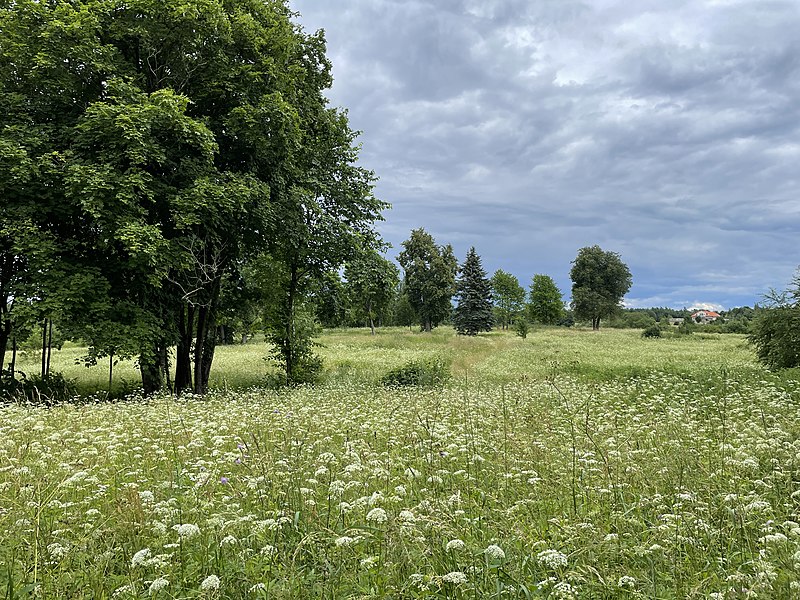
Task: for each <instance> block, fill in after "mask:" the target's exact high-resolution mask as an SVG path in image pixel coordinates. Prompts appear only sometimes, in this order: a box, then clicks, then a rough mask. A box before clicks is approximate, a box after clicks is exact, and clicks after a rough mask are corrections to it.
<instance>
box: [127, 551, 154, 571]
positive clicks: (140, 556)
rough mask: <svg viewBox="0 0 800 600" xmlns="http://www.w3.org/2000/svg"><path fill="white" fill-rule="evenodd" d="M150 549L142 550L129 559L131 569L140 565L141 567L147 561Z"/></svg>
mask: <svg viewBox="0 0 800 600" xmlns="http://www.w3.org/2000/svg"><path fill="white" fill-rule="evenodd" d="M151 554H152V553H151V552H150V548H142V549H141V550H139V551H138V552H137V553H136V554H134V555H133V558H132V559H131V567H133V568H136V567H138V566H140V565H143V564H144V563H145V562H147V559H148V558H150V556H151Z"/></svg>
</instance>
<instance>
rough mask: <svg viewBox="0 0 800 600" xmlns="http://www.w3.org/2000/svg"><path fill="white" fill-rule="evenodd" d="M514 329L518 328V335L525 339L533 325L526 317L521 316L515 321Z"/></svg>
mask: <svg viewBox="0 0 800 600" xmlns="http://www.w3.org/2000/svg"><path fill="white" fill-rule="evenodd" d="M514 329H515V330H516V332H517V335H518V336H519V337H521V338H522V339H523V340H524V339H526V338H527V337H528V332H529V331H530V330H531V326H530V324H529V323H528V319H526V318H525V317H519V318H518V319H517V322H516V323H514Z"/></svg>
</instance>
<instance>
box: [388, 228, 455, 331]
mask: <svg viewBox="0 0 800 600" xmlns="http://www.w3.org/2000/svg"><path fill="white" fill-rule="evenodd" d="M402 245H403V248H404V249H403V251H402V252H401V253H400V255H399V256H398V260H399V261H400V265H401V266H402V267H403V270H404V271H405V277H404V283H405V291H406V294H407V296H408V300H409V302H410V303H411V306H413V307H414V310H415V311H416V313H417V315H418V317H419V320H420V323H421V325H422V329H423V331H427V332H430V331H432V330H433V328H434V327H437V326H438V325H439V324H441V322H442V321H444V320H445V319H446V318H447V317H448V316H450V313H451V311H452V305H451V304H450V299H451V298H452V297H453V294H454V293H455V279H456V270H457V268H458V264H457V263H456V257H455V256H454V255H453V248H452V247H451V246H450V245H449V244H448V245H447V246H441V247H440V246H437V245H436V242H435V241H434V239H433V236H431V234H429V233H427V232H426V231H425V230H424V229H422V228H419V229H414V230H413V231H412V232H411V237H410V238H409V239H407V240H406V241H405V242H403V244H402Z"/></svg>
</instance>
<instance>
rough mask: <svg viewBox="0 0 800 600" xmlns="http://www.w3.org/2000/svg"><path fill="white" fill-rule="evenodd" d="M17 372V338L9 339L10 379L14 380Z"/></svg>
mask: <svg viewBox="0 0 800 600" xmlns="http://www.w3.org/2000/svg"><path fill="white" fill-rule="evenodd" d="M16 371H17V336H16V335H14V336H13V337H12V338H11V379H16V378H17V377H16Z"/></svg>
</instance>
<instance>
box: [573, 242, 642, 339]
mask: <svg viewBox="0 0 800 600" xmlns="http://www.w3.org/2000/svg"><path fill="white" fill-rule="evenodd" d="M569 276H570V279H572V309H573V310H574V311H575V316H576V317H577V318H578V319H586V320H588V321H591V323H592V329H593V330H595V331H596V330H598V329H600V319H601V318H603V317H607V316H610V315H613V314H614V313H615V312H616V311H618V310H619V309H620V302H621V301H622V297H623V296H624V295H625V294H626V293H627V292H628V290H629V289H631V283H632V279H631V272H630V270H629V269H628V267H627V266H626V265H625V263H623V262H622V260H621V259H620V257H619V254H617V253H616V252H610V251H609V252H606V251H604V250H603V249H602V248H600V246H590V247H586V248H581V249H580V250H579V251H578V256H577V257H576V258H575V260H574V261H572V269H570V272H569Z"/></svg>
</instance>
